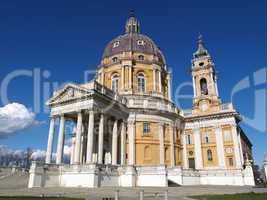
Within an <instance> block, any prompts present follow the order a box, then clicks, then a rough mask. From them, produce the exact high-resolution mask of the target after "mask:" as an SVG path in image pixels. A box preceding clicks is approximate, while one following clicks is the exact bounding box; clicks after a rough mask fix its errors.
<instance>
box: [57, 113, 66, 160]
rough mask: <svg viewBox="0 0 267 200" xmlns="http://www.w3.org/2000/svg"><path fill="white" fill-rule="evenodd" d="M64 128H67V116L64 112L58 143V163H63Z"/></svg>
mask: <svg viewBox="0 0 267 200" xmlns="http://www.w3.org/2000/svg"><path fill="white" fill-rule="evenodd" d="M64 129H65V117H64V115H63V114H62V115H61V116H60V124H59V133H58V143H57V159H56V164H62V158H63V150H64V149H63V148H64Z"/></svg>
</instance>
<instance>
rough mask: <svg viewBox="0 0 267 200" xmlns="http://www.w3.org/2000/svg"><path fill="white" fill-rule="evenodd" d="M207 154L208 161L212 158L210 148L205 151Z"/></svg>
mask: <svg viewBox="0 0 267 200" xmlns="http://www.w3.org/2000/svg"><path fill="white" fill-rule="evenodd" d="M207 155H208V161H212V160H213V158H212V151H211V150H210V149H209V150H208V151H207Z"/></svg>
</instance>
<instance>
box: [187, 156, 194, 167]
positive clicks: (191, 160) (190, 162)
mask: <svg viewBox="0 0 267 200" xmlns="http://www.w3.org/2000/svg"><path fill="white" fill-rule="evenodd" d="M188 163H189V168H190V169H195V158H188Z"/></svg>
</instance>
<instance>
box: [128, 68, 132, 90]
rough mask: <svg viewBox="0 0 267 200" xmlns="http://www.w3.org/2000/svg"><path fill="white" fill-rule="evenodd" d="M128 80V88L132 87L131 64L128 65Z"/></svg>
mask: <svg viewBox="0 0 267 200" xmlns="http://www.w3.org/2000/svg"><path fill="white" fill-rule="evenodd" d="M128 80H129V84H128V85H129V89H132V66H131V65H129V77H128Z"/></svg>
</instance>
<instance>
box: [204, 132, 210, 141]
mask: <svg viewBox="0 0 267 200" xmlns="http://www.w3.org/2000/svg"><path fill="white" fill-rule="evenodd" d="M205 143H206V144H209V143H210V137H209V133H206V135H205Z"/></svg>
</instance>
